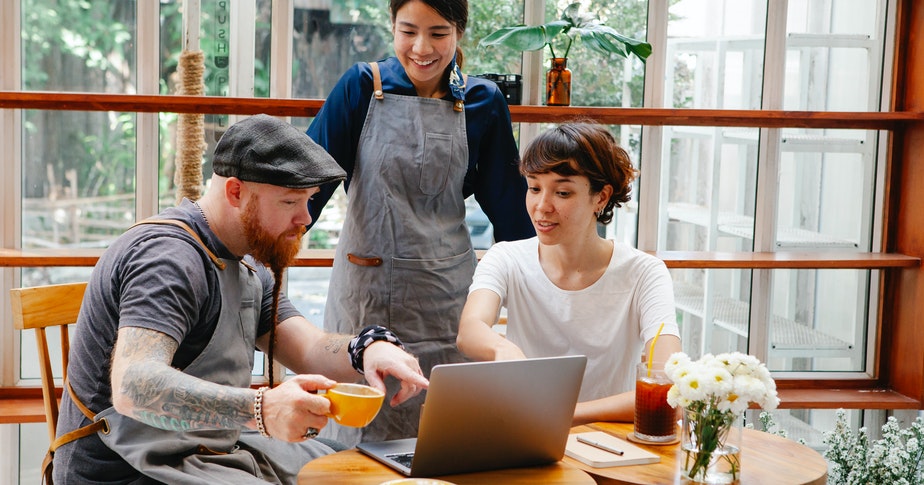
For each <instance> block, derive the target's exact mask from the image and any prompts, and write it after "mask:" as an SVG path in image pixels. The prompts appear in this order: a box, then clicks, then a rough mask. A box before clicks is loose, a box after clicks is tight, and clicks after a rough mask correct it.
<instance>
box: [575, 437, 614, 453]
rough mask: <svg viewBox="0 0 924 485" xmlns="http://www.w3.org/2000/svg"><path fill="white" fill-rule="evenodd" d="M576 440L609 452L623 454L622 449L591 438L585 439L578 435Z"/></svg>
mask: <svg viewBox="0 0 924 485" xmlns="http://www.w3.org/2000/svg"><path fill="white" fill-rule="evenodd" d="M577 440H578V441H580V442H581V443H584V444H585V445H590V446H593V447H594V448H597V449H600V450H603V451H609V452H610V453H614V454H617V455H619V456H622V454H623V451H622V450H620V449H618V448H613V447H612V446H609V445H605V444H603V443H600V442H597V441H594V440H591V439H587V438H585V437H583V436H581V435H578V437H577Z"/></svg>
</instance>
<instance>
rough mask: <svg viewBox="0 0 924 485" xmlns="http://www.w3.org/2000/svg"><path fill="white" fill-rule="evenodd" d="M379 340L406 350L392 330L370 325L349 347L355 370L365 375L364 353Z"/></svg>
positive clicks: (351, 341) (351, 361)
mask: <svg viewBox="0 0 924 485" xmlns="http://www.w3.org/2000/svg"><path fill="white" fill-rule="evenodd" d="M379 340H384V341H386V342H391V343H393V344H395V345H397V346H398V347H401V348H402V349H403V348H404V343H403V342H401V339H399V338H398V336H397V335H395V334H394V332H392V331H391V330H389V329H387V328H385V327H383V326H381V325H369V326H368V327H366V328H364V329H363V330H362V332H359V335H357V336H356V337H354V338H353V339H352V340H350V345H348V346H347V350H348V351H349V353H350V363H351V364H352V365H353V368H354V369H356V372H359V373H360V374H365V371H364V369H363V353H365V352H366V347H369V346H370V345H372V344H373V343H374V342H378V341H379Z"/></svg>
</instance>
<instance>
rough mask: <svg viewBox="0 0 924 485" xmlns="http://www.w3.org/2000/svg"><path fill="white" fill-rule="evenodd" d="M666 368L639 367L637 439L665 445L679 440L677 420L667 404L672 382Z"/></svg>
mask: <svg viewBox="0 0 924 485" xmlns="http://www.w3.org/2000/svg"><path fill="white" fill-rule="evenodd" d="M661 369H662V368H659V367H655V366H652V369H651V372H650V373H649V371H648V366H647V365H646V364H639V368H638V372H637V374H636V380H635V438H638V439H640V440H644V441H652V442H658V443H663V442H666V441H673V440H674V439H676V438H677V429H676V427H677V417H676V412H675V410H674V408H672V407H671V406H670V405H669V404H667V391H668V390H669V389H670V388H671V385H672V383H671V381H670V380H669V379H668V378H667V376H666V375H665V374H664V371H663V370H661Z"/></svg>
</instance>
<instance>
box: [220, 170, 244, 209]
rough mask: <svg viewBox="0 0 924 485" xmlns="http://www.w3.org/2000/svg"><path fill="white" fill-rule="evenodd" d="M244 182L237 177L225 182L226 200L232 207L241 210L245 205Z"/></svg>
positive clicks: (229, 178)
mask: <svg viewBox="0 0 924 485" xmlns="http://www.w3.org/2000/svg"><path fill="white" fill-rule="evenodd" d="M244 191H246V187H244V182H243V181H242V180H241V179H239V178H237V177H228V179H227V180H225V199H226V200H227V201H228V203H229V204H231V207H235V208H240V207H242V206H243V205H244Z"/></svg>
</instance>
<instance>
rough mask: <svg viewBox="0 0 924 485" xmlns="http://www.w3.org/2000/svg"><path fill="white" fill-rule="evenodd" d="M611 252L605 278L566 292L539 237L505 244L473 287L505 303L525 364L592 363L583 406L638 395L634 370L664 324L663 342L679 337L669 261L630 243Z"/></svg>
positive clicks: (492, 253)
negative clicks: (581, 358) (557, 359)
mask: <svg viewBox="0 0 924 485" xmlns="http://www.w3.org/2000/svg"><path fill="white" fill-rule="evenodd" d="M613 246H614V247H613V257H612V259H611V260H610V264H609V266H608V267H607V269H606V272H605V273H604V274H603V276H601V277H600V279H599V280H597V281H596V282H594V283H593V284H592V285H590V286H588V287H587V288H584V289H583V290H577V291H568V290H563V289H561V288H559V287H557V286H555V285H554V284H553V283H552V281H551V280H549V278H548V277H547V276H546V274H545V273H544V272H543V271H542V267H541V266H540V264H539V240H538V239H537V238H531V239H525V240H521V241H511V242H499V243H496V244H494V245H493V246H492V247H491V249H490V250H488V252H487V253H485V255H484V257H483V258H482V259H481V261H480V262H479V263H478V267H477V268H476V269H475V276H474V278H473V281H472V285H471V287H470V288H469V292H472V291H475V290H478V289H488V290H491V291H493V292H495V293H497V294H498V295H499V296H500V298H501V305H502V306H504V307H506V308H507V338H508V339H510V341H511V342H513V343H515V344H516V345H517V346H519V347H520V348H521V349H523V352H524V353H525V354H526V356H527V357H551V356H559V355H576V354H583V355H586V356H587V368H586V370H585V371H584V382H583V385H582V388H581V395H580V398H579V399H580V401H582V402H583V401H588V400H592V399H599V398H601V397H605V396H609V395H613V394H618V393H621V392H625V391H629V390H632V389H634V388H635V364H637V363H638V362H640V361H641V355H642V348H643V347H644V345H645V342H647V341H648V340H649V339H651V338H654V336H655V334H657V332H658V327H659V326H660V325H661V322H664V330H663V331H662V332H661V335H676V336H680V332H679V329H678V327H677V320H676V314H675V311H676V310H675V307H674V290H673V283H672V281H671V276H670V273H669V272H668V271H667V267H666V266H665V265H664V262H663V261H661V260H660V259H658V258H655V257H654V256H651V255H649V254H646V253H643V252H641V251H639V250H637V249H635V248H632V247H629V246H626V245H624V244H618V243H615V242H614V243H613Z"/></svg>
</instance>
